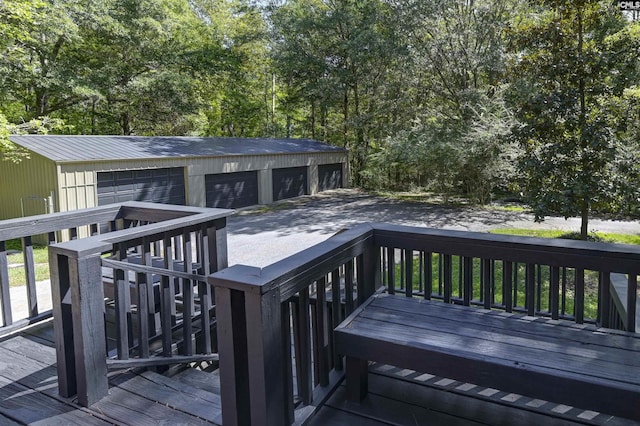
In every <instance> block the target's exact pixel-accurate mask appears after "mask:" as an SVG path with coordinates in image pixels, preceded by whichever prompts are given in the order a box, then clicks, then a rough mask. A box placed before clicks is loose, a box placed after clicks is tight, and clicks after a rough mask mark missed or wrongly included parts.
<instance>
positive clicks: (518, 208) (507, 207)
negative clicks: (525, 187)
mask: <svg viewBox="0 0 640 426" xmlns="http://www.w3.org/2000/svg"><path fill="white" fill-rule="evenodd" d="M489 208H490V209H491V210H500V211H505V212H514V213H526V212H528V211H529V208H528V207H525V206H517V205H504V206H501V205H497V204H494V205H491V206H490V207H489Z"/></svg>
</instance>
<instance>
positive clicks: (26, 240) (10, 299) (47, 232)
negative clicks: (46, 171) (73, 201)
mask: <svg viewBox="0 0 640 426" xmlns="http://www.w3.org/2000/svg"><path fill="white" fill-rule="evenodd" d="M124 226H125V223H124V220H123V219H122V218H121V217H120V208H119V206H105V207H100V208H95V209H87V210H76V211H72V212H62V213H56V214H46V215H37V216H28V217H24V218H19V219H10V220H4V221H0V305H1V308H2V317H1V323H0V335H3V334H7V333H10V332H12V331H13V330H16V329H19V328H21V327H24V326H25V325H28V324H32V323H35V322H37V321H40V320H43V319H46V318H50V317H51V309H43V307H42V306H40V305H39V303H38V301H39V299H42V298H43V297H42V296H43V294H40V295H39V294H38V287H39V286H38V285H37V280H38V275H39V271H40V270H43V271H44V274H45V275H46V269H47V268H48V264H47V265H40V264H39V262H36V260H35V258H34V247H37V246H36V244H35V241H42V240H44V241H45V242H48V243H50V244H52V243H55V242H57V241H63V240H68V239H75V238H77V237H78V235H79V234H97V233H99V232H100V231H103V232H110V231H114V230H117V229H122V228H123V227H124ZM14 244H15V245H16V246H17V247H18V249H15V248H14V249H11V247H12V246H13V245H14ZM20 252H22V255H20ZM15 258H18V259H17V260H14V259H15ZM10 260H14V261H13V264H10ZM39 260H41V259H39ZM45 262H46V261H45ZM10 269H11V273H10V272H9V270H10ZM22 282H23V283H24V285H18V284H19V283H22ZM40 287H41V286H40ZM46 287H48V284H47V285H46ZM45 290H48V289H46V288H45ZM42 293H46V294H47V295H48V291H43V292H42ZM21 310H22V311H23V312H19V311H21ZM17 311H18V312H17Z"/></svg>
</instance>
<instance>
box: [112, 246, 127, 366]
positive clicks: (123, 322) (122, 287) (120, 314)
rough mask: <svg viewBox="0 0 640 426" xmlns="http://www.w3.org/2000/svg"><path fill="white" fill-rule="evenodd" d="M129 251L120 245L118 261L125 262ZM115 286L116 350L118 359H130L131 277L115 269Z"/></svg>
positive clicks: (121, 270)
mask: <svg viewBox="0 0 640 426" xmlns="http://www.w3.org/2000/svg"><path fill="white" fill-rule="evenodd" d="M126 257H127V249H126V247H125V245H124V244H119V245H118V260H121V261H124V260H126ZM113 285H114V295H115V301H114V304H115V311H116V337H117V342H116V349H117V352H118V359H129V338H130V336H129V324H130V323H131V318H130V315H131V291H130V288H129V276H128V273H127V272H126V271H124V270H123V269H118V268H114V269H113Z"/></svg>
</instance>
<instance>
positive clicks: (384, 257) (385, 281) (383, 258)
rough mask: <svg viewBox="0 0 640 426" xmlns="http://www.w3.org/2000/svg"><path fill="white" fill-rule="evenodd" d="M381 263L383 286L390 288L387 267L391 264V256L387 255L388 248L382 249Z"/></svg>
mask: <svg viewBox="0 0 640 426" xmlns="http://www.w3.org/2000/svg"><path fill="white" fill-rule="evenodd" d="M380 261H381V271H382V277H381V278H382V285H383V286H386V287H388V286H389V275H388V269H387V265H388V264H389V255H388V253H387V248H386V247H380Z"/></svg>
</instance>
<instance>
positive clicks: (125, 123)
mask: <svg viewBox="0 0 640 426" xmlns="http://www.w3.org/2000/svg"><path fill="white" fill-rule="evenodd" d="M120 125H121V126H122V134H123V135H125V136H129V135H130V134H131V120H130V119H129V113H128V112H123V113H122V114H120Z"/></svg>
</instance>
